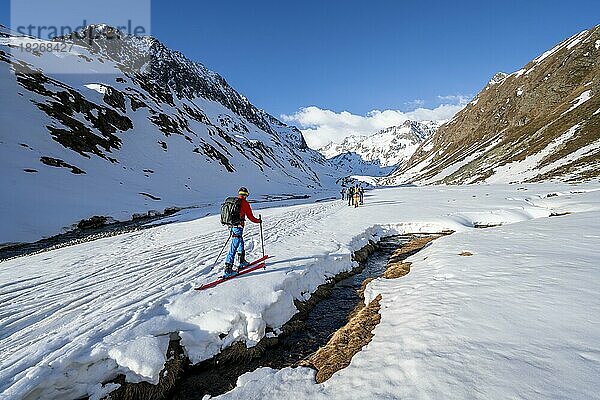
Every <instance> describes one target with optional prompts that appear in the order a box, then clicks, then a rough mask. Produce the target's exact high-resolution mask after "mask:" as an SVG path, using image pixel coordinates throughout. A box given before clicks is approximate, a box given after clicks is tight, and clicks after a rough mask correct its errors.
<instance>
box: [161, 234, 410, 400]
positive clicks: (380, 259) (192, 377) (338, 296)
mask: <svg viewBox="0 0 600 400" xmlns="http://www.w3.org/2000/svg"><path fill="white" fill-rule="evenodd" d="M411 239H412V236H392V237H387V238H384V239H382V240H381V241H380V242H379V243H378V249H377V250H376V251H375V252H374V253H373V254H371V255H370V256H369V258H368V260H367V262H366V263H365V264H364V269H363V270H362V271H361V272H359V273H357V274H356V275H353V276H351V277H349V278H346V279H344V280H341V281H339V282H337V283H336V284H335V285H333V287H331V288H330V289H329V293H328V294H327V296H326V297H324V298H323V299H322V300H320V301H319V302H318V303H317V304H316V305H315V306H314V308H312V309H311V310H310V311H309V312H308V314H307V315H306V316H305V318H303V319H300V320H296V321H295V322H294V328H295V329H294V330H293V331H292V332H291V333H290V334H288V335H286V336H281V337H279V338H278V339H277V344H275V345H273V346H269V347H266V349H265V351H264V353H262V354H261V355H260V356H258V357H255V358H252V357H250V356H248V357H244V358H242V359H240V358H237V359H235V360H224V361H223V360H221V361H220V362H216V361H215V360H208V361H205V362H203V363H201V364H199V365H197V366H194V367H191V368H190V370H189V371H188V372H187V373H186V375H185V376H184V378H183V379H182V380H181V381H180V382H179V384H178V385H177V388H176V390H175V392H174V394H173V396H172V399H173V400H183V399H191V400H193V399H198V400H199V399H202V397H203V396H205V395H206V394H210V395H212V396H216V395H219V394H223V393H225V392H227V391H229V390H231V389H233V388H234V387H235V384H236V381H237V378H238V377H239V376H240V375H242V374H244V373H246V372H250V371H254V370H255V369H257V368H260V367H271V368H275V369H281V368H285V367H289V366H293V365H296V364H297V363H298V362H299V361H301V360H303V359H304V358H306V357H308V356H309V355H311V354H312V353H314V352H315V351H317V350H318V349H319V348H320V347H321V346H324V345H325V344H327V342H328V341H329V338H330V337H331V336H332V335H333V334H334V333H335V332H336V331H337V330H338V329H339V328H341V327H342V326H344V325H345V324H346V323H347V322H348V316H349V315H350V313H351V312H352V311H353V310H354V308H355V307H356V305H357V304H358V302H359V301H360V298H359V296H358V293H357V291H358V289H360V287H361V284H362V283H363V281H364V280H365V279H367V278H370V277H378V276H381V275H382V274H383V272H384V271H385V267H386V265H387V262H388V259H389V257H390V256H391V254H392V253H393V252H394V250H396V249H397V248H398V247H400V246H402V244H404V243H406V242H408V241H410V240H411Z"/></svg>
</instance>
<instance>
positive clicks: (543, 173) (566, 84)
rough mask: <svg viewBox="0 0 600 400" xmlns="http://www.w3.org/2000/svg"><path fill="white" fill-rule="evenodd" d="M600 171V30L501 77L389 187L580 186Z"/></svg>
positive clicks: (393, 178) (582, 34) (581, 35)
mask: <svg viewBox="0 0 600 400" xmlns="http://www.w3.org/2000/svg"><path fill="white" fill-rule="evenodd" d="M599 171H600V26H596V27H594V28H592V29H589V30H586V31H583V32H580V33H578V34H576V35H574V36H572V37H570V38H569V39H567V40H565V41H563V42H561V43H559V44H558V45H556V46H555V47H554V48H552V49H551V50H548V51H547V52H545V53H544V54H542V55H540V56H539V57H537V58H536V59H534V60H532V61H531V62H529V63H528V64H527V65H525V66H524V67H523V68H522V69H520V70H519V71H517V72H514V73H512V74H510V75H507V74H502V73H499V74H497V75H496V76H494V78H493V79H492V80H491V81H490V82H489V83H488V85H487V86H486V87H485V88H484V89H483V90H482V91H481V92H480V93H479V94H478V95H477V96H476V97H475V99H473V101H472V102H471V103H469V104H468V105H467V106H466V107H465V108H464V109H463V110H462V111H460V112H459V113H458V114H457V115H456V116H455V117H454V118H453V119H452V120H451V121H449V122H448V123H446V124H444V125H443V126H442V127H441V128H440V129H439V130H438V131H437V133H436V134H435V135H433V136H432V137H431V138H429V139H428V140H427V141H426V142H425V143H423V145H422V146H421V147H420V148H419V150H417V151H416V153H415V154H414V156H413V157H412V158H411V159H410V160H409V162H408V163H406V164H405V165H403V166H402V167H401V168H399V169H398V170H397V171H396V172H394V173H393V174H392V176H391V177H390V179H388V180H387V183H389V184H397V183H405V182H418V183H433V182H444V183H451V184H454V183H468V182H533V181H541V180H549V179H559V180H568V181H579V180H585V179H592V178H597V177H598V176H599Z"/></svg>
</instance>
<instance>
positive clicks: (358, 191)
mask: <svg viewBox="0 0 600 400" xmlns="http://www.w3.org/2000/svg"><path fill="white" fill-rule="evenodd" d="M340 193H341V195H342V200H348V206H354V207H358V206H359V205H362V204H363V203H364V199H365V189H363V187H362V186H358V185H356V186H350V187H349V188H348V189H346V188H345V187H342V190H341V192H340Z"/></svg>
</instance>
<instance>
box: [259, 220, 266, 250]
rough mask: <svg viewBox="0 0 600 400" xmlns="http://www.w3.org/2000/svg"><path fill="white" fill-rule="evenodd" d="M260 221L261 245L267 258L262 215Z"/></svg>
mask: <svg viewBox="0 0 600 400" xmlns="http://www.w3.org/2000/svg"><path fill="white" fill-rule="evenodd" d="M258 219H260V243H261V244H262V252H263V257H264V256H265V239H264V237H263V229H262V215H260V214H259V215H258Z"/></svg>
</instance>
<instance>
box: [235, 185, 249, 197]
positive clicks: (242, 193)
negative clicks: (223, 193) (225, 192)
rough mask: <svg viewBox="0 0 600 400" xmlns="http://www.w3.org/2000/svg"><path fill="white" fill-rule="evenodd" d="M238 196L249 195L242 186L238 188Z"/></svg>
mask: <svg viewBox="0 0 600 400" xmlns="http://www.w3.org/2000/svg"><path fill="white" fill-rule="evenodd" d="M238 194H239V195H240V196H248V195H249V194H250V193H249V192H248V189H246V188H245V187H244V186H242V187H241V188H240V190H238Z"/></svg>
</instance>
